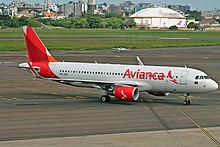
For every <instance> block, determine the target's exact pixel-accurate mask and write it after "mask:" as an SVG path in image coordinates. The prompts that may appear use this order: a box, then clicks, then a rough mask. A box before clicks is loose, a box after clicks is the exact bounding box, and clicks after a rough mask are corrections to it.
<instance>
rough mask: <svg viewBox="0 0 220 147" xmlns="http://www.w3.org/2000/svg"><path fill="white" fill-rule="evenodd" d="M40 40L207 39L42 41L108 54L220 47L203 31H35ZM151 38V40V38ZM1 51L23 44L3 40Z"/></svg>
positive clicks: (4, 33) (1, 33) (12, 32)
mask: <svg viewBox="0 0 220 147" xmlns="http://www.w3.org/2000/svg"><path fill="white" fill-rule="evenodd" d="M36 32H37V33H38V35H39V36H40V37H67V38H68V37H76V38H77V37H114V36H116V37H124V36H130V37H131V36H133V37H136V36H137V37H138V36H152V37H164V38H166V37H172V38H175V37H176V38H178V37H186V38H190V37H193V36H196V37H199V38H203V37H208V39H209V38H210V39H209V40H208V39H206V40H205V39H204V38H203V39H201V40H199V39H193V40H190V39H189V40H172V39H170V40H159V39H147V40H134V39H128V40H117V39H115V40H56V39H55V38H54V40H43V42H44V43H45V45H46V46H47V48H48V49H49V50H106V49H112V48H113V47H129V46H132V47H133V48H162V47H191V46H220V40H219V39H213V40H212V37H220V32H209V31H207V32H201V31H139V30H134V29H133V30H91V29H90V30H74V29H71V30H69V29H36ZM1 37H4V38H7V37H23V33H22V29H3V30H0V38H1ZM149 38H150V37H149ZM0 51H25V41H24V40H0Z"/></svg>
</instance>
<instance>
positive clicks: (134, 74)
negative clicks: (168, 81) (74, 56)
mask: <svg viewBox="0 0 220 147" xmlns="http://www.w3.org/2000/svg"><path fill="white" fill-rule="evenodd" d="M164 77H165V74H164V73H163V72H150V71H141V70H140V69H138V70H137V71H132V70H130V69H127V70H126V71H125V73H124V75H123V78H129V79H150V80H159V81H162V80H164Z"/></svg>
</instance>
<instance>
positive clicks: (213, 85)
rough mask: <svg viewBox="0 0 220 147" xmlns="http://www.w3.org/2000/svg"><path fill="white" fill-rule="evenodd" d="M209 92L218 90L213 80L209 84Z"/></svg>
mask: <svg viewBox="0 0 220 147" xmlns="http://www.w3.org/2000/svg"><path fill="white" fill-rule="evenodd" d="M209 89H210V91H215V90H217V89H218V83H216V82H215V81H214V80H212V82H210V87H209Z"/></svg>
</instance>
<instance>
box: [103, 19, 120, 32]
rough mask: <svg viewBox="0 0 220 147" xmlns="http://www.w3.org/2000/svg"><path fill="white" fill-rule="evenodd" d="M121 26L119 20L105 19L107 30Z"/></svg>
mask: <svg viewBox="0 0 220 147" xmlns="http://www.w3.org/2000/svg"><path fill="white" fill-rule="evenodd" d="M121 25H122V20H121V19H119V18H115V17H114V18H108V19H107V25H106V27H107V28H111V29H118V28H121Z"/></svg>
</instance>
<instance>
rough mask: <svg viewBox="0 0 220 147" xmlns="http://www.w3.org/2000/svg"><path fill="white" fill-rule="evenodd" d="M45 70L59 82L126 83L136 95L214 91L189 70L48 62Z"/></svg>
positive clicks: (211, 82) (196, 72)
mask: <svg viewBox="0 0 220 147" xmlns="http://www.w3.org/2000/svg"><path fill="white" fill-rule="evenodd" d="M49 67H50V69H51V70H52V71H53V73H54V74H55V75H57V76H58V77H59V78H60V80H71V81H75V82H84V83H85V82H88V83H97V84H98V83H102V84H103V83H114V84H115V85H117V83H118V84H120V85H122V84H123V83H125V85H126V84H128V83H130V84H131V85H137V87H138V88H139V90H140V91H152V92H177V93H201V92H210V91H214V90H216V89H217V88H218V84H217V83H216V82H215V81H214V80H212V79H209V78H208V76H207V75H206V74H205V73H204V72H202V71H200V70H196V69H192V68H182V67H165V66H138V65H120V64H95V63H77V62H51V63H49ZM198 77H199V78H198Z"/></svg>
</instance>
